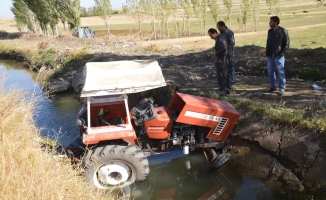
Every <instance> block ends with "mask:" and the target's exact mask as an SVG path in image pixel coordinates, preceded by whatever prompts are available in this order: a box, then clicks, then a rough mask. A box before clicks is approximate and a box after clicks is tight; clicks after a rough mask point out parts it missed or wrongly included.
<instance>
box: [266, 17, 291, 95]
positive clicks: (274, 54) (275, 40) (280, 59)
mask: <svg viewBox="0 0 326 200" xmlns="http://www.w3.org/2000/svg"><path fill="white" fill-rule="evenodd" d="M279 24H280V19H279V18H278V17H277V16H273V17H271V18H270V21H269V26H270V29H269V30H268V36H267V44H266V58H267V70H268V76H269V82H270V88H269V90H267V92H274V91H275V90H277V88H276V75H275V68H276V69H277V72H278V76H279V95H283V94H284V91H285V88H286V87H285V83H286V80H285V70H284V61H285V58H284V53H285V50H286V49H288V48H289V45H290V39H289V35H288V31H287V30H286V29H284V28H282V27H280V26H279Z"/></svg>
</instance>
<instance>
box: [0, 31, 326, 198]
mask: <svg viewBox="0 0 326 200" xmlns="http://www.w3.org/2000/svg"><path fill="white" fill-rule="evenodd" d="M11 36H13V35H11ZM0 37H1V35H0ZM3 37H4V36H3ZM6 37H7V38H6V39H5V40H4V38H2V40H3V41H5V43H6V44H7V45H17V44H18V43H20V44H25V45H29V46H30V47H35V48H40V47H41V46H42V45H44V47H42V48H43V49H46V50H48V49H51V48H52V47H53V48H54V49H56V52H55V53H54V55H55V57H53V58H52V57H51V58H52V59H53V60H54V61H57V60H58V59H62V60H63V59H65V58H66V57H65V56H66V55H74V52H76V51H77V52H80V50H82V49H83V48H85V47H86V48H87V49H86V51H85V52H83V53H82V54H81V55H80V57H78V60H73V61H72V62H70V63H68V64H66V65H65V67H64V70H60V69H61V68H60V66H59V65H58V66H52V67H51V66H49V65H43V66H42V65H41V66H39V67H38V69H39V71H40V72H43V73H47V74H48V75H49V77H50V79H49V80H48V81H47V82H46V83H45V84H46V85H47V86H48V88H50V89H51V90H53V91H55V90H56V91H67V90H68V91H71V88H72V87H74V90H78V89H80V86H81V84H82V81H81V80H80V79H78V74H79V72H80V70H81V69H82V66H83V65H84V64H85V63H86V62H98V61H102V62H103V61H115V60H134V59H156V60H158V61H159V64H160V66H161V67H162V71H163V73H164V76H165V79H166V81H167V82H168V83H169V84H171V85H173V86H178V87H179V88H180V90H181V92H185V93H191V94H195V95H201V96H210V97H213V98H220V97H218V96H217V95H216V91H217V80H216V74H215V69H214V67H213V65H212V51H211V49H209V48H208V47H209V46H212V44H211V41H210V40H207V38H206V37H205V39H204V38H203V37H197V38H190V39H189V38H188V39H182V40H175V41H173V40H172V42H171V41H170V42H167V41H161V42H155V43H149V42H146V43H142V42H135V41H132V40H123V41H111V42H107V41H105V40H102V39H77V38H73V37H71V36H59V37H54V38H52V37H45V36H40V35H36V34H31V35H24V36H19V37H20V38H21V39H17V38H8V35H6ZM0 39H1V38H0ZM206 41H208V42H206ZM12 53H14V52H12ZM16 53H17V52H16ZM18 53H19V52H18ZM235 53H236V57H235V58H234V63H235V69H236V74H237V88H236V89H235V90H234V91H232V93H231V95H230V97H229V98H231V99H233V100H234V101H236V100H237V99H241V101H242V100H249V101H252V102H254V103H255V104H257V105H261V106H264V107H270V109H271V110H276V111H277V110H278V108H282V109H284V108H286V109H289V112H293V110H300V111H302V112H304V113H305V115H306V116H307V117H309V116H312V115H314V114H316V113H317V114H319V115H320V116H322V115H323V114H326V95H325V91H326V90H325V88H326V83H325V81H320V82H315V83H317V84H318V85H319V86H321V87H322V90H313V89H312V87H311V84H312V82H309V81H303V80H301V79H298V78H301V77H303V76H304V75H306V74H307V71H304V70H302V69H303V66H306V67H309V69H314V70H315V71H313V72H316V71H317V72H320V73H317V74H323V73H324V71H323V70H325V69H326V64H325V62H324V59H321V60H319V59H318V58H319V56H321V55H326V50H325V49H323V48H320V49H311V50H298V49H290V51H289V54H290V55H305V56H304V57H303V58H302V59H301V56H289V58H288V59H287V60H286V73H287V89H286V92H285V95H283V96H278V95H277V94H276V93H272V94H265V93H263V92H264V91H265V90H266V89H268V88H269V84H268V78H267V70H266V63H265V62H266V61H265V58H264V49H263V48H261V47H257V46H245V47H237V48H236V49H235ZM2 56H6V58H13V57H14V56H12V55H10V52H9V54H8V53H7V54H2ZM20 56H22V57H24V54H22V55H20ZM14 58H15V57H14ZM25 59H26V57H25ZM53 60H52V61H53ZM312 60H313V61H314V62H312ZM50 61H51V60H50ZM315 61H316V62H315ZM54 63H60V62H54ZM312 63H313V64H312ZM312 76H314V74H312ZM59 86H60V87H59ZM58 88H60V89H58ZM165 93H166V94H167V95H165V97H166V96H168V95H169V93H171V91H170V90H167V91H165ZM160 95H161V97H162V94H160ZM161 97H158V98H156V99H161V101H159V102H158V103H159V104H163V105H164V104H166V103H167V102H166V101H167V100H168V99H163V98H161ZM225 100H228V99H225ZM237 109H238V110H239V112H240V113H241V117H240V120H239V122H238V124H237V125H236V127H235V129H234V130H233V132H232V134H231V136H230V141H231V143H232V145H233V149H232V151H231V153H232V155H233V156H232V159H233V160H234V161H236V162H238V163H240V164H241V165H244V166H247V167H249V168H253V169H255V170H257V173H258V174H261V175H262V177H264V178H266V179H267V180H277V181H281V182H283V183H285V185H287V186H289V188H290V189H295V190H302V189H303V188H304V187H306V188H309V189H311V190H315V191H317V192H318V191H323V190H324V189H325V188H326V174H325V173H323V170H324V168H325V167H326V166H325V165H326V164H325V163H324V160H325V159H326V151H325V150H324V149H323V145H324V137H325V136H324V135H323V134H324V133H323V132H322V131H320V130H313V129H308V128H302V127H301V126H300V127H299V126H296V125H295V124H293V125H291V124H283V123H280V122H277V121H275V120H272V119H270V118H266V117H265V116H263V115H259V114H257V113H255V112H253V111H251V110H250V109H248V108H241V107H239V108H237ZM320 123H324V122H320Z"/></svg>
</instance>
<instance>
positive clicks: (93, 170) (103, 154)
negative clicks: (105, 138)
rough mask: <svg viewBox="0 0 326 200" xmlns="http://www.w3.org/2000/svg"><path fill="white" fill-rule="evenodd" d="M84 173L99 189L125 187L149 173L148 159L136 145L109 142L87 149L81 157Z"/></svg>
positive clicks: (141, 179)
mask: <svg viewBox="0 0 326 200" xmlns="http://www.w3.org/2000/svg"><path fill="white" fill-rule="evenodd" d="M83 166H84V175H85V178H86V180H87V182H89V183H90V185H91V186H93V187H96V188H99V189H112V188H114V187H116V186H120V187H125V186H127V185H129V184H131V183H133V182H135V181H143V180H145V179H146V178H147V176H148V174H149V166H148V159H147V157H146V156H145V155H144V153H143V151H142V150H140V148H139V147H138V146H136V145H133V144H131V143H127V142H119V143H110V144H107V145H104V146H98V147H95V148H93V149H91V150H89V151H88V152H87V154H86V156H85V157H84V159H83Z"/></svg>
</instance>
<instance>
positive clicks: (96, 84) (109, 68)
mask: <svg viewBox="0 0 326 200" xmlns="http://www.w3.org/2000/svg"><path fill="white" fill-rule="evenodd" d="M84 72H85V73H84V74H85V76H86V77H85V84H84V87H83V89H82V92H81V96H82V97H89V96H105V95H113V94H124V93H136V92H142V91H145V90H150V89H154V88H158V87H163V86H165V85H166V83H165V80H164V77H163V74H162V71H161V67H160V66H159V65H158V62H157V61H156V60H133V61H113V62H88V63H86V66H85V71H84Z"/></svg>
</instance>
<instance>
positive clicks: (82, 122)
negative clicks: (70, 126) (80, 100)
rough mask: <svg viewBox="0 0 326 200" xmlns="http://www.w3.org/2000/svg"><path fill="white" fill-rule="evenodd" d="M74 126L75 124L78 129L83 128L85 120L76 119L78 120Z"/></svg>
mask: <svg viewBox="0 0 326 200" xmlns="http://www.w3.org/2000/svg"><path fill="white" fill-rule="evenodd" d="M76 124H77V126H78V127H83V126H84V124H85V120H84V119H82V118H78V119H77V120H76Z"/></svg>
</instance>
